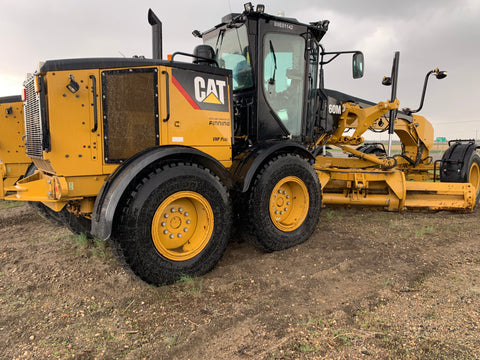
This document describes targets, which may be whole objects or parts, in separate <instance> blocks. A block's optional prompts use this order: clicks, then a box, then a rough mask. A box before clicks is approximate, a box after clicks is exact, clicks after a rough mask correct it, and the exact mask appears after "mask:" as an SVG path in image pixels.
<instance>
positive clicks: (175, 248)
mask: <svg viewBox="0 0 480 360" xmlns="http://www.w3.org/2000/svg"><path fill="white" fill-rule="evenodd" d="M120 207H121V208H120V209H119V210H118V211H119V213H118V220H119V221H116V222H115V229H114V230H115V231H114V234H113V237H114V238H113V241H114V242H115V245H116V248H117V250H118V251H117V252H119V253H120V255H121V256H122V259H120V260H121V262H123V263H124V264H126V265H127V266H128V267H129V268H130V269H131V270H132V271H133V273H135V274H136V275H137V276H139V277H140V278H141V279H143V280H144V281H146V282H148V283H151V284H154V285H162V284H170V283H173V282H175V281H177V280H179V279H180V278H181V277H182V276H184V275H186V276H198V275H202V274H204V273H206V272H208V271H210V270H211V269H212V268H213V267H214V266H215V265H216V264H217V262H218V261H219V260H220V258H221V257H222V255H223V253H224V251H225V249H226V246H227V244H228V241H229V238H230V230H231V224H232V215H231V204H230V200H229V197H228V194H227V190H226V188H225V186H224V185H223V184H222V183H221V181H220V179H219V178H218V177H216V176H215V175H213V174H212V173H211V172H210V171H209V170H208V169H205V168H203V167H200V166H198V165H196V164H190V163H174V164H170V165H165V166H163V167H162V168H159V169H155V170H154V171H152V172H151V173H150V174H148V175H147V176H145V177H144V178H143V179H141V180H140V181H138V183H137V186H136V187H135V188H134V189H133V190H132V191H131V192H130V194H128V195H127V196H126V197H125V199H124V200H123V201H122V203H121V204H120Z"/></svg>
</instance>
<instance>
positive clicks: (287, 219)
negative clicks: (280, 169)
mask: <svg viewBox="0 0 480 360" xmlns="http://www.w3.org/2000/svg"><path fill="white" fill-rule="evenodd" d="M308 207H309V197H308V190H307V187H306V186H305V184H304V183H303V181H302V180H301V179H300V178H298V177H296V176H288V177H285V178H284V179H282V180H281V181H279V182H278V183H277V184H276V185H275V187H274V189H273V191H272V195H271V196H270V208H269V211H270V218H271V220H272V222H273V224H274V225H275V226H276V227H277V228H278V229H280V230H282V231H293V230H295V229H297V228H299V227H300V226H301V225H302V224H303V222H304V220H305V218H306V217H307V213H308Z"/></svg>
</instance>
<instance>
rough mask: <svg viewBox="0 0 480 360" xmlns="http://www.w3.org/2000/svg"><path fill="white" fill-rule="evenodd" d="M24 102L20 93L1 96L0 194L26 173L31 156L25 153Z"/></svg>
mask: <svg viewBox="0 0 480 360" xmlns="http://www.w3.org/2000/svg"><path fill="white" fill-rule="evenodd" d="M24 134H25V126H24V124H23V103H22V98H21V96H20V95H18V96H4V97H0V195H1V198H2V199H3V197H5V188H7V187H9V186H12V185H13V184H15V182H16V181H17V180H18V179H20V178H21V177H23V175H25V172H26V171H27V168H28V166H29V165H30V164H31V162H32V161H31V160H30V158H29V157H28V156H27V154H26V153H25V144H24V141H23V136H24Z"/></svg>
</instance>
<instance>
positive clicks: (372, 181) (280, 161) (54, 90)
mask: <svg viewBox="0 0 480 360" xmlns="http://www.w3.org/2000/svg"><path fill="white" fill-rule="evenodd" d="M148 20H149V22H150V24H151V25H152V32H153V54H154V56H153V58H152V59H146V58H138V57H137V58H131V59H128V58H86V59H64V60H49V61H46V62H44V63H43V64H42V65H41V67H40V68H39V69H38V70H37V71H36V72H35V73H34V74H33V75H32V76H30V77H29V78H27V80H26V82H25V84H24V85H25V98H26V100H25V134H26V149H27V154H28V156H29V157H30V158H31V159H32V161H33V163H34V164H35V167H36V168H37V170H36V172H35V173H34V174H32V175H30V176H27V177H25V178H24V179H22V180H20V181H18V182H17V183H16V184H15V185H14V186H10V187H9V188H8V189H7V190H9V191H11V192H13V194H12V195H10V196H7V198H8V199H10V200H26V201H40V202H42V203H43V204H45V205H46V206H48V207H49V208H50V209H52V210H53V211H56V212H60V211H66V212H68V214H70V216H68V217H64V221H66V222H68V224H69V225H70V227H72V228H76V229H85V228H87V229H88V230H89V232H90V233H91V234H92V235H93V236H96V237H97V238H98V239H100V240H108V241H110V244H111V246H112V248H113V250H114V252H115V254H116V255H117V257H118V259H119V260H120V261H121V262H122V263H123V264H124V265H125V266H127V267H128V268H130V269H131V270H132V271H133V272H134V273H135V274H137V275H138V276H139V277H140V278H142V279H143V280H145V281H147V282H149V283H153V284H165V283H171V282H173V281H176V280H178V279H179V278H180V277H181V276H182V275H191V276H194V275H200V274H203V273H205V272H207V271H208V270H210V269H211V268H212V267H213V266H214V265H215V264H216V263H217V262H218V260H219V259H220V258H221V256H222V254H223V252H224V250H225V248H226V246H227V243H228V241H229V238H230V229H231V226H232V224H233V222H234V221H235V222H238V224H239V228H241V229H242V231H243V233H244V234H245V235H246V237H247V238H248V239H249V240H250V241H251V242H252V243H254V244H255V245H257V246H258V247H260V248H262V249H264V250H265V251H276V250H281V249H285V248H288V247H291V246H294V245H297V244H300V243H302V242H303V241H306V240H307V239H308V238H309V237H310V235H311V234H312V232H313V231H314V230H315V227H316V224H317V222H318V219H319V216H320V209H321V206H322V199H323V204H326V205H329V204H344V205H345V204H347V205H355V204H359V205H362V206H365V205H375V206H380V207H382V208H385V209H388V210H403V209H405V208H429V209H457V210H466V211H468V210H472V209H473V207H474V204H475V198H476V194H477V193H478V189H479V187H480V186H479V174H478V154H477V152H476V150H475V146H474V145H472V144H471V143H459V144H458V145H457V144H454V145H452V148H453V149H456V148H458V149H461V150H462V152H463V153H464V155H463V156H460V155H458V151H456V150H451V151H450V152H451V153H452V155H451V156H450V155H447V156H446V157H445V156H444V159H442V161H441V162H439V163H438V169H437V168H436V167H435V163H433V165H432V162H431V161H430V158H429V155H428V150H429V149H430V148H431V144H432V139H433V132H432V128H431V125H430V124H429V123H428V122H427V121H426V120H425V119H424V118H422V117H420V116H417V115H412V114H413V111H403V112H399V111H397V110H398V100H396V99H395V97H393V98H392V99H390V100H389V101H386V102H380V103H378V104H374V103H371V102H365V101H363V100H361V99H357V98H354V97H351V96H349V95H347V94H342V93H339V92H335V91H332V90H327V89H325V88H324V86H323V77H324V71H323V68H324V66H325V65H326V64H327V63H328V62H329V61H331V60H332V59H327V57H328V56H330V55H331V56H332V57H333V58H335V57H336V56H339V55H341V54H343V53H349V54H353V76H354V78H358V77H361V76H362V75H363V54H362V53H361V52H359V51H350V52H333V53H329V52H326V51H325V50H324V48H323V46H322V45H321V44H320V41H321V39H322V38H323V36H324V35H325V34H326V32H327V29H328V24H329V22H328V21H326V20H325V21H316V22H312V23H310V24H303V23H300V22H299V21H297V20H295V19H292V18H285V17H280V16H273V15H270V14H267V13H266V12H265V8H264V6H263V5H258V6H257V7H256V8H254V6H253V5H252V4H251V3H247V4H245V6H244V11H243V12H242V13H236V14H228V15H226V16H225V17H223V18H222V20H221V22H220V23H219V24H218V25H216V26H215V27H214V28H212V29H210V30H208V31H205V32H200V31H197V30H195V31H194V32H193V34H194V35H195V36H197V37H199V38H201V39H203V44H202V45H199V46H197V47H196V48H195V50H194V53H193V54H187V53H174V54H172V55H171V56H170V57H169V59H168V60H164V59H162V43H161V39H162V36H161V29H162V24H161V22H160V20H159V19H158V18H157V17H156V16H155V14H154V13H153V12H152V11H149V16H148ZM179 57H180V58H182V59H185V58H187V59H188V61H186V60H183V61H180V60H178V58H179ZM190 61H191V62H190ZM397 63H398V61H397ZM395 68H397V69H398V65H395V66H394V70H395ZM436 74H441V72H439V71H438V72H436ZM388 81H390V82H391V84H392V89H393V88H395V86H396V79H394V78H392V79H390V80H388V79H386V80H385V83H388ZM394 95H395V94H394ZM409 113H410V114H409ZM386 115H388V116H389V120H388V119H387V117H386ZM347 128H354V129H356V130H355V133H354V134H353V135H348V136H347V135H345V134H344V130H346V129H347ZM369 128H376V129H387V128H388V129H389V130H390V131H391V132H392V133H393V132H396V133H397V134H398V135H399V137H400V139H402V141H403V142H404V147H403V151H402V153H401V154H400V155H393V156H392V155H389V154H385V155H383V154H380V155H378V156H377V155H372V154H368V151H364V152H361V151H357V150H355V149H354V148H353V147H352V145H353V146H355V145H359V144H361V143H362V142H363V138H362V137H361V135H362V134H363V133H364V132H365V131H366V130H368V129H369ZM329 144H333V145H340V146H342V148H343V150H344V151H345V152H348V153H350V154H353V155H354V156H355V158H350V159H348V158H341V159H339V158H332V157H326V156H322V151H323V150H322V149H323V148H324V146H327V145H329ZM447 153H448V151H447ZM457 174H458V175H457ZM465 174H466V175H465Z"/></svg>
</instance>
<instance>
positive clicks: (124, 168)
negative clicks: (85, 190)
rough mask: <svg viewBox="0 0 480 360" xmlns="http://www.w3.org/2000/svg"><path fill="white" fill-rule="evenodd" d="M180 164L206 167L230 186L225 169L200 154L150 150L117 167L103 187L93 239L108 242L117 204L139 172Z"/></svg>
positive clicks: (186, 150)
mask: <svg viewBox="0 0 480 360" xmlns="http://www.w3.org/2000/svg"><path fill="white" fill-rule="evenodd" d="M182 160H185V161H193V162H196V163H199V164H201V165H203V166H205V167H206V168H208V169H210V170H211V171H212V172H213V173H214V174H215V175H217V176H218V177H219V178H220V179H221V180H222V181H223V183H224V184H225V185H226V186H227V188H229V189H230V188H231V187H232V186H233V179H232V177H231V175H230V173H229V172H228V171H227V169H226V168H225V167H224V166H223V165H222V164H221V163H220V162H219V161H218V160H216V159H215V158H213V157H211V156H210V155H208V154H205V153H203V152H201V151H200V150H197V149H194V148H191V147H186V146H175V145H166V146H162V147H155V148H149V149H147V150H144V151H142V152H140V153H138V154H136V155H134V156H132V157H131V158H129V159H128V160H127V161H125V162H123V163H122V164H121V165H119V166H118V167H117V168H116V169H115V171H114V172H113V173H112V174H111V175H110V176H109V177H108V178H107V180H106V181H105V183H104V184H103V186H102V188H101V190H100V192H99V194H98V196H97V197H96V199H95V205H94V208H93V213H92V229H91V233H92V235H93V236H95V237H96V238H98V239H99V240H102V241H105V240H108V239H109V238H110V236H111V234H112V225H113V220H114V216H115V212H116V210H117V206H118V203H119V202H120V199H121V197H122V195H123V194H124V192H125V190H126V189H127V188H128V186H129V185H130V184H131V183H132V181H134V179H135V178H136V177H137V176H138V175H139V174H140V173H141V172H142V171H144V170H145V169H146V168H148V167H150V166H152V165H153V164H155V163H156V162H159V161H162V162H165V161H182Z"/></svg>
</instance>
